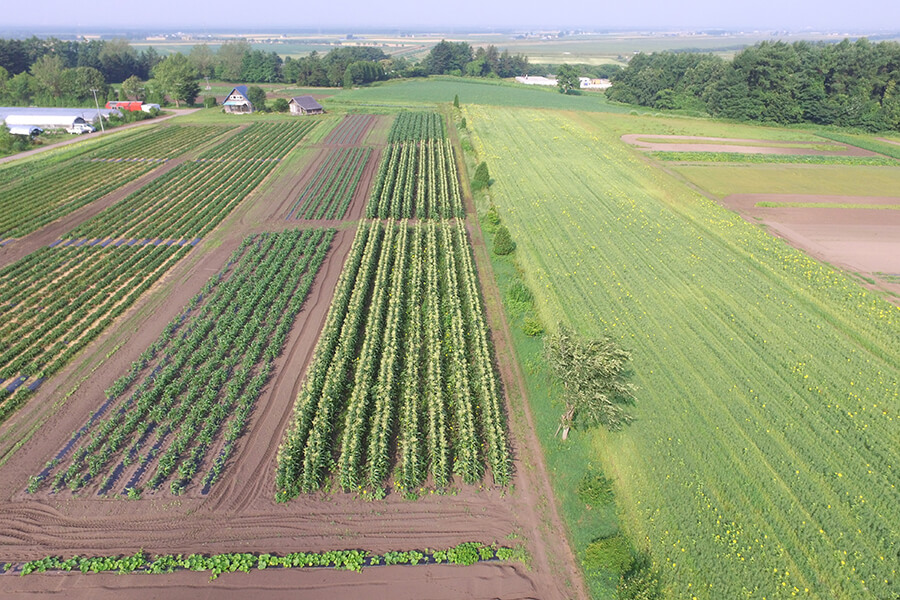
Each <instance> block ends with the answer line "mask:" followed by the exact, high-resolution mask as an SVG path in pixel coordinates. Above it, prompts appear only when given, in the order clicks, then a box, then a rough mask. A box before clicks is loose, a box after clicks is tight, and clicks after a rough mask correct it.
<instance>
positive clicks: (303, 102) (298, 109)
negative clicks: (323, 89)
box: [288, 96, 325, 115]
mask: <svg viewBox="0 0 900 600" xmlns="http://www.w3.org/2000/svg"><path fill="white" fill-rule="evenodd" d="M288 106H289V107H290V109H291V114H292V115H319V114H322V113H324V112H325V109H324V108H322V105H321V104H319V103H318V102H316V99H315V98H313V97H312V96H296V97H294V98H291V101H290V102H288Z"/></svg>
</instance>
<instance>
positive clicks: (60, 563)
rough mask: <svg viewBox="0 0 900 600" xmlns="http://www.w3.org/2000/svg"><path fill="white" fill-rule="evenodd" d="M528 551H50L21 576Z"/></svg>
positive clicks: (216, 571)
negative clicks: (99, 553)
mask: <svg viewBox="0 0 900 600" xmlns="http://www.w3.org/2000/svg"><path fill="white" fill-rule="evenodd" d="M524 558H525V556H524V551H522V550H518V549H513V548H505V547H502V546H496V545H491V546H488V545H485V544H480V543H478V542H463V543H462V544H459V545H458V546H454V547H452V548H448V549H446V550H428V549H426V550H424V551H422V552H420V551H417V550H410V551H403V552H387V553H385V554H383V555H379V554H370V553H368V552H366V551H365V550H331V551H328V552H292V553H290V554H286V555H284V556H277V555H274V554H251V553H241V552H233V553H227V554H214V555H212V556H204V555H202V554H190V555H188V556H183V555H181V554H178V555H173V554H161V555H158V556H156V557H155V558H152V559H151V558H150V556H149V555H147V554H146V553H144V551H143V550H139V551H138V552H137V553H135V554H133V555H131V556H93V557H91V556H77V555H76V556H73V557H71V558H68V559H63V558H62V557H60V556H48V557H46V558H41V559H39V560H33V561H30V562H26V563H24V564H23V565H22V569H21V575H30V574H32V573H43V572H46V571H81V572H82V573H103V572H116V573H119V574H124V573H134V572H143V573H172V572H174V571H176V570H189V571H210V572H211V575H210V580H212V579H215V578H216V577H218V576H219V575H220V574H222V573H233V572H236V571H241V572H244V573H249V572H250V570H251V569H259V570H262V569H266V568H268V567H281V568H284V569H302V568H304V567H333V568H335V569H340V570H346V571H357V572H359V571H362V568H363V567H364V566H366V567H368V566H372V567H374V566H378V565H406V564H409V565H417V564H428V563H436V564H440V563H449V564H454V565H472V564H475V563H477V562H480V561H487V560H504V561H509V560H518V561H522V560H524ZM13 566H14V565H12V564H11V563H6V564H5V565H4V566H3V569H2V571H10V570H11V569H12V568H13Z"/></svg>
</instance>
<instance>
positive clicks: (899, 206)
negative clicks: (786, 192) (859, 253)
mask: <svg viewBox="0 0 900 600" xmlns="http://www.w3.org/2000/svg"><path fill="white" fill-rule="evenodd" d="M754 206H758V207H760V208H864V209H867V210H900V204H853V203H850V202H770V201H765V202H757V203H756V204H755V205H754Z"/></svg>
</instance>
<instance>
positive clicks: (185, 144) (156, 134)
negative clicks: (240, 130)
mask: <svg viewBox="0 0 900 600" xmlns="http://www.w3.org/2000/svg"><path fill="white" fill-rule="evenodd" d="M231 129H233V127H222V126H216V125H189V126H184V125H168V126H161V127H156V128H153V129H150V130H148V131H142V132H140V133H139V134H137V135H133V136H130V137H128V138H125V139H122V140H121V141H114V142H112V143H109V144H103V145H101V146H97V147H96V148H97V149H96V150H94V151H92V152H89V153H88V154H87V157H88V158H103V159H106V158H122V159H129V158H172V157H174V156H178V155H181V154H184V153H185V152H187V151H189V150H191V149H193V148H196V147H198V146H200V145H202V144H205V143H207V142H209V141H211V140H213V139H215V138H217V137H218V136H220V135H222V134H224V133H226V132H227V131H230V130H231Z"/></svg>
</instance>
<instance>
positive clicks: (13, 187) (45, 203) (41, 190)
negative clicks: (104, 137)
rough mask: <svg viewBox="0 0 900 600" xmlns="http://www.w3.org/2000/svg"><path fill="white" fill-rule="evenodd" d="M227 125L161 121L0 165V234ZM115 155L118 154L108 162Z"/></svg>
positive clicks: (52, 213) (44, 218) (25, 226)
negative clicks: (54, 156)
mask: <svg viewBox="0 0 900 600" xmlns="http://www.w3.org/2000/svg"><path fill="white" fill-rule="evenodd" d="M229 129H230V128H226V127H190V126H177V125H172V126H164V127H160V128H156V129H153V130H151V131H148V132H146V133H144V132H142V133H139V134H135V135H129V136H126V137H124V138H122V139H114V140H113V141H112V142H110V143H108V144H105V145H103V146H101V147H99V149H97V150H89V151H84V152H79V153H73V157H72V158H70V159H68V160H64V161H53V162H50V163H48V164H44V163H43V162H42V161H35V162H32V163H28V164H25V165H21V166H16V167H11V168H9V169H4V170H3V171H0V238H14V237H21V236H23V235H26V234H28V233H31V232H33V231H36V230H38V229H40V228H41V227H43V226H44V225H47V224H48V223H52V222H53V221H55V220H56V219H58V218H60V217H63V216H65V215H67V214H69V213H71V212H73V211H75V210H77V209H78V208H81V207H82V206H85V205H87V204H89V203H91V202H93V201H94V200H97V199H98V198H100V197H102V196H105V195H106V194H108V193H110V192H112V191H113V190H115V189H117V188H119V187H121V186H122V185H124V184H126V183H128V182H129V181H132V180H134V179H137V178H138V177H140V176H141V175H143V174H144V173H146V172H148V171H150V170H151V169H153V168H155V167H156V166H157V161H159V160H162V159H168V158H172V157H175V156H178V155H181V154H184V153H185V152H188V151H190V150H191V149H192V148H195V147H197V146H199V145H201V144H203V143H206V142H208V141H210V140H212V139H214V138H215V137H217V136H219V135H222V134H223V133H225V132H226V131H228V130H229ZM113 158H115V159H121V160H119V161H118V162H115V163H111V162H108V161H112V160H113ZM94 159H97V160H99V159H103V161H101V162H95V160H94ZM137 159H146V160H137Z"/></svg>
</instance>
